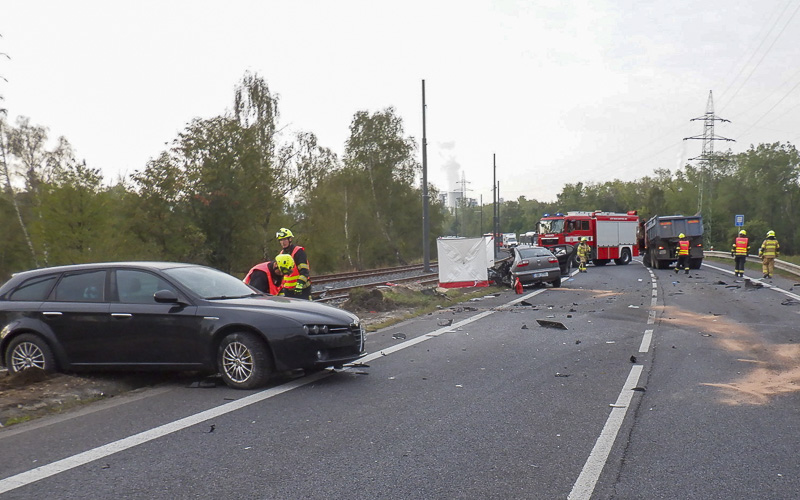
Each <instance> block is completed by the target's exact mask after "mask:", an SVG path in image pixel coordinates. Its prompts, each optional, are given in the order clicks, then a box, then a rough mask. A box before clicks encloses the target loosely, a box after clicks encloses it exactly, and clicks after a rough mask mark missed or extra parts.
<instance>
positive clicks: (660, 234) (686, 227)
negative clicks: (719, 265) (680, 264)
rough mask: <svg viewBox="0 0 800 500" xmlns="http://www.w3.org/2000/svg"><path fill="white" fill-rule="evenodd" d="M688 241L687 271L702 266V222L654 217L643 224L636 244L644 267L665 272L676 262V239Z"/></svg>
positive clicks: (693, 217) (699, 220) (678, 216)
mask: <svg viewBox="0 0 800 500" xmlns="http://www.w3.org/2000/svg"><path fill="white" fill-rule="evenodd" d="M681 233H683V234H685V235H686V236H687V237H688V238H689V242H690V245H689V267H690V268H691V269H700V264H702V263H703V218H702V217H701V216H699V215H692V216H683V215H656V216H655V217H653V218H651V219H650V220H648V221H647V222H645V223H644V227H643V228H642V231H641V239H640V241H639V247H640V248H639V250H640V253H641V254H642V261H643V262H644V265H645V266H647V267H652V268H654V269H666V268H668V267H669V266H670V265H672V264H674V263H676V262H677V261H678V241H679V240H680V238H679V235H680V234H681Z"/></svg>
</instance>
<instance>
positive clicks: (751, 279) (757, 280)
mask: <svg viewBox="0 0 800 500" xmlns="http://www.w3.org/2000/svg"><path fill="white" fill-rule="evenodd" d="M703 267H708V268H711V269H714V270H716V271H720V272H723V273H727V274H733V271H729V270H727V269H724V268H722V267H717V266H712V265H709V264H706V263H703ZM747 279H749V280H750V281H755V282H757V283H761V284H762V285H764V288H769V289H770V290H774V291H776V292H780V293H782V294H784V295H786V296H787V297H791V298H793V299H795V300H800V295H797V294H796V293H792V292H790V291H788V290H784V289H783V288H778V287H777V286H775V285H772V284H770V283H767V282H765V281H764V280H763V279H762V278H747Z"/></svg>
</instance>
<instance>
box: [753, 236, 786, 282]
mask: <svg viewBox="0 0 800 500" xmlns="http://www.w3.org/2000/svg"><path fill="white" fill-rule="evenodd" d="M780 249H781V246H780V244H778V240H777V239H775V231H767V239H765V240H764V242H763V243H761V248H759V249H758V256H759V257H761V270H762V271H763V272H764V277H765V278H772V273H774V272H775V258H777V257H778V254H779V253H780Z"/></svg>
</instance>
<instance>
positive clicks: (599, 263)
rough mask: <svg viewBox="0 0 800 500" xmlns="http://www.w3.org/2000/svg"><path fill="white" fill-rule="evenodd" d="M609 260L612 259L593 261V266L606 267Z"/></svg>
mask: <svg viewBox="0 0 800 500" xmlns="http://www.w3.org/2000/svg"><path fill="white" fill-rule="evenodd" d="M609 260H610V259H594V260H593V261H592V264H594V265H595V266H605V265H606V264H608V262H609Z"/></svg>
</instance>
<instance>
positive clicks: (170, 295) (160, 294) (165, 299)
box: [153, 290, 180, 304]
mask: <svg viewBox="0 0 800 500" xmlns="http://www.w3.org/2000/svg"><path fill="white" fill-rule="evenodd" d="M153 298H154V299H156V302H159V303H173V304H177V303H179V302H180V300H178V294H176V293H175V292H173V291H172V290H159V291H157V292H156V293H154V294H153Z"/></svg>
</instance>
